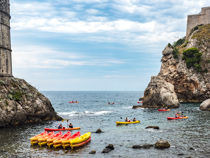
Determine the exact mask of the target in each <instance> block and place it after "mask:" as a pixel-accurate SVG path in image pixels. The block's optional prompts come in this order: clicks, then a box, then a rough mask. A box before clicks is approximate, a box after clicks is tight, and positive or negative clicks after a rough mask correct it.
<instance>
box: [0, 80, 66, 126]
mask: <svg viewBox="0 0 210 158" xmlns="http://www.w3.org/2000/svg"><path fill="white" fill-rule="evenodd" d="M0 81H2V83H5V84H4V86H0V98H1V99H0V127H10V126H16V125H24V124H28V123H38V122H43V121H49V120H62V118H61V117H59V116H58V115H57V113H56V112H55V110H54V108H53V106H52V104H51V102H50V100H49V99H48V98H46V97H45V96H44V95H43V94H41V93H40V92H39V91H38V90H37V89H36V88H34V87H33V86H31V85H30V84H28V83H27V82H26V81H25V80H23V79H18V78H14V77H0Z"/></svg>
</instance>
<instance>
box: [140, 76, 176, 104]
mask: <svg viewBox="0 0 210 158" xmlns="http://www.w3.org/2000/svg"><path fill="white" fill-rule="evenodd" d="M163 105H164V107H168V108H178V107H179V105H180V104H179V101H178V98H177V95H176V93H175V91H174V86H173V85H172V84H171V83H169V82H166V81H165V80H164V79H163V78H162V77H160V76H152V77H151V81H150V83H149V85H148V87H147V88H146V90H145V91H144V101H143V106H144V107H147V108H158V107H162V106H163Z"/></svg>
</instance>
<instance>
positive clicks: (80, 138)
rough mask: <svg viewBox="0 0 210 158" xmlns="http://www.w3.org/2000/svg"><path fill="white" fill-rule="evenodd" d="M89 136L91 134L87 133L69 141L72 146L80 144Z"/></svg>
mask: <svg viewBox="0 0 210 158" xmlns="http://www.w3.org/2000/svg"><path fill="white" fill-rule="evenodd" d="M90 136H91V132H87V133H85V134H83V135H81V136H80V137H77V138H75V139H73V140H70V144H71V145H72V144H79V143H82V142H84V141H86V140H88V139H89V138H90Z"/></svg>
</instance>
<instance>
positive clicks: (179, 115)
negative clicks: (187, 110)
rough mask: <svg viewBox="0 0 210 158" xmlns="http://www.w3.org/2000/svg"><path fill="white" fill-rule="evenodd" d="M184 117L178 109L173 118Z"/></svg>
mask: <svg viewBox="0 0 210 158" xmlns="http://www.w3.org/2000/svg"><path fill="white" fill-rule="evenodd" d="M179 117H184V115H183V112H182V113H180V112H179V111H177V112H176V114H175V118H179Z"/></svg>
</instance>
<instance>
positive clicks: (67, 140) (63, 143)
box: [62, 132, 80, 149]
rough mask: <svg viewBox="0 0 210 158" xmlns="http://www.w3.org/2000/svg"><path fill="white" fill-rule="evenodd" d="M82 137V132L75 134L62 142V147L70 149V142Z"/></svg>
mask: <svg viewBox="0 0 210 158" xmlns="http://www.w3.org/2000/svg"><path fill="white" fill-rule="evenodd" d="M79 136H80V132H77V133H75V134H73V135H72V136H70V137H68V138H66V140H63V141H62V146H63V148H64V149H65V148H66V147H70V141H71V140H72V139H75V138H77V137H79Z"/></svg>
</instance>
